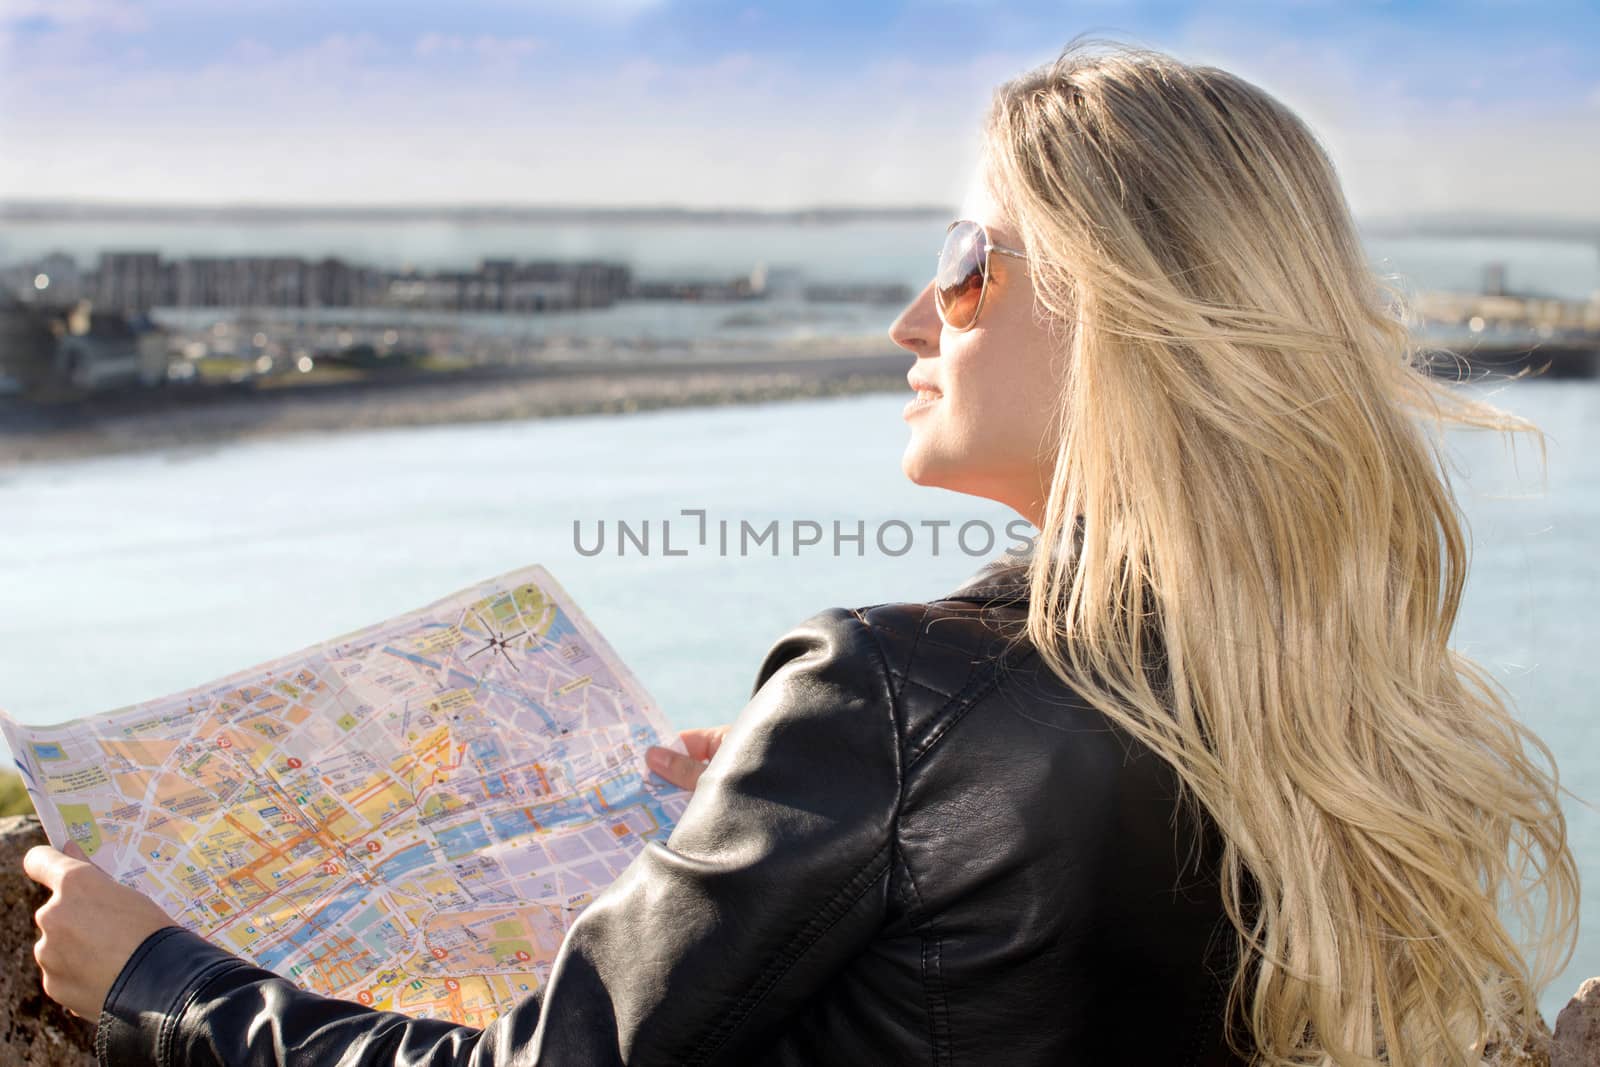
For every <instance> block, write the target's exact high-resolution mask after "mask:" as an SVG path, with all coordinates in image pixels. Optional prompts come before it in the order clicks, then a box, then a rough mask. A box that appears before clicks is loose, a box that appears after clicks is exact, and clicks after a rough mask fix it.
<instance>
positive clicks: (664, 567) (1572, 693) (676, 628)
mask: <svg viewBox="0 0 1600 1067" xmlns="http://www.w3.org/2000/svg"><path fill="white" fill-rule="evenodd" d="M1500 401H1501V403H1502V404H1503V405H1504V406H1506V407H1508V408H1510V409H1511V410H1514V411H1516V412H1518V413H1521V414H1524V415H1527V416H1530V417H1532V418H1533V419H1535V420H1536V421H1537V422H1539V423H1540V424H1541V425H1543V426H1544V427H1545V428H1546V430H1547V431H1548V432H1549V434H1550V443H1549V445H1550V447H1549V456H1548V481H1547V483H1545V484H1541V481H1540V477H1539V472H1538V469H1537V465H1536V458H1537V455H1536V453H1534V452H1530V451H1529V450H1527V449H1523V450H1521V451H1520V452H1519V453H1518V454H1517V456H1516V457H1515V462H1514V461H1513V457H1512V456H1511V455H1509V454H1508V453H1507V452H1506V451H1505V450H1504V448H1503V447H1502V446H1501V445H1500V444H1499V443H1497V442H1496V441H1495V440H1494V439H1492V438H1487V437H1471V436H1461V437H1457V438H1454V439H1453V441H1454V445H1453V448H1454V455H1455V456H1456V458H1457V460H1458V464H1459V466H1460V468H1461V472H1462V473H1461V477H1460V478H1459V479H1458V483H1457V485H1458V492H1459V493H1460V495H1461V498H1462V501H1463V506H1464V508H1465V509H1466V511H1467V513H1468V515H1469V518H1470V521H1471V525H1472V534H1473V538H1474V546H1475V554H1474V570H1473V574H1472V578H1471V583H1470V586H1469V589H1468V595H1467V598H1466V603H1465V606H1464V608H1463V616H1462V620H1461V623H1460V626H1459V629H1458V634H1457V636H1458V643H1459V645H1460V646H1461V647H1462V648H1464V649H1465V650H1466V651H1468V652H1469V653H1470V654H1471V655H1473V656H1475V657H1476V658H1477V659H1479V660H1480V661H1481V662H1482V663H1484V664H1485V665H1486V666H1487V667H1488V668H1489V669H1490V670H1491V671H1492V672H1493V674H1494V676H1495V677H1496V678H1498V679H1499V680H1500V681H1501V682H1502V683H1503V684H1504V685H1505V686H1506V687H1507V688H1508V689H1509V691H1510V692H1511V694H1512V696H1513V697H1514V698H1515V700H1516V702H1517V706H1518V708H1519V712H1520V714H1521V715H1522V717H1523V718H1524V719H1525V720H1526V721H1527V722H1528V723H1530V724H1531V725H1532V726H1533V727H1534V728H1535V729H1536V730H1537V731H1538V732H1539V734H1540V735H1541V736H1542V737H1544V739H1545V740H1546V741H1547V742H1549V744H1550V745H1551V747H1552V748H1553V749H1554V751H1555V752H1556V754H1557V756H1558V759H1559V760H1560V764H1561V769H1562V772H1563V777H1564V781H1565V782H1566V784H1567V785H1568V786H1569V787H1570V788H1571V789H1572V790H1574V791H1575V792H1576V793H1578V794H1579V795H1580V796H1582V797H1584V798H1585V799H1587V800H1589V801H1591V802H1597V801H1600V726H1597V725H1596V719H1595V717H1594V716H1593V714H1592V710H1593V709H1594V707H1595V704H1596V698H1595V695H1594V693H1595V688H1596V685H1595V683H1596V679H1595V676H1594V670H1593V667H1592V664H1593V663H1594V662H1595V649H1594V645H1595V642H1596V640H1597V638H1600V627H1597V625H1596V621H1597V611H1596V604H1600V566H1597V564H1596V559H1595V556H1594V555H1593V548H1594V539H1593V532H1594V531H1595V530H1596V529H1597V523H1596V520H1597V518H1600V514H1597V513H1600V384H1597V383H1572V384H1567V383H1561V384H1552V383H1539V384H1532V385H1518V386H1514V387H1511V388H1510V389H1507V390H1506V391H1504V392H1503V393H1502V394H1501V396H1500ZM902 402H903V398H901V397H898V396H892V397H891V396H867V397H853V398H845V399H836V400H826V401H806V402H795V403H786V404H775V405H766V406H759V407H743V408H720V409H709V410H699V411H678V412H661V413H652V414H645V415H635V416H629V417H626V418H614V417H600V418H576V419H567V420H557V421H544V422H528V423H509V424H496V425H482V426H445V427H435V428H429V429H423V430H405V431H385V432H375V433H362V434H350V435H345V436H330V437H307V438H299V439H292V440H284V441H278V442H268V443H258V444H244V445H237V446H227V447H222V448H217V449H211V450H198V451H180V452H172V453H166V454H157V455H142V456H130V457H115V458H105V459H95V460H88V461H76V462H71V463H61V464H49V465H40V466H34V467H28V468H24V469H21V470H17V471H13V472H9V473H6V474H3V475H0V516H3V520H4V521H3V525H0V603H3V605H4V608H5V610H4V611H3V612H0V702H3V704H4V706H5V707H6V708H7V709H8V710H9V711H11V712H12V713H14V714H16V715H18V716H19V717H20V718H22V719H24V720H27V721H33V722H52V721H57V720H61V719H65V718H69V717H73V716H78V715H83V714H88V713H93V712H97V711H103V710H108V709H111V708H115V707H119V706H122V705H125V704H129V703H133V702H136V701H139V700H142V699H147V698H150V697H154V696H158V695H161V694H164V693H167V692H170V691H172V690H175V689H179V688H183V687H187V686H190V685H195V684H198V683H201V682H205V681H207V680H210V679H212V678H215V677H218V676H220V675H223V674H225V673H228V672H231V671H233V670H236V669H238V668H240V667H243V666H245V665H247V664H252V663H257V662H261V661H263V660H266V659H268V658H271V657H274V656H277V655H280V654H282V653H286V652H289V651H292V650H294V649H297V648H300V647H303V646H304V645H306V644H308V643H310V642H312V641H314V640H317V639H320V638H324V637H329V636H333V635H337V634H341V633H345V632H348V631H350V630H353V629H356V628H357V627H360V626H363V625H365V624H367V623H370V622H373V621H375V620H378V619H381V618H383V617H385V616H388V615H390V614H393V613H396V612H399V611H402V610H405V609H409V608H413V607H417V606H420V605H422V604H424V603H426V602H428V601H431V600H433V599H434V598H437V597H439V596H442V595H444V594H446V593H449V592H453V591H455V590H456V589H458V588H461V587H463V586H466V585H467V584H469V583H471V582H473V581H475V580H477V579H480V578H485V577H489V576H492V575H495V574H499V573H502V572H505V571H509V570H512V569H514V568H517V567H521V566H523V565H526V564H529V563H542V564H544V565H545V566H546V567H548V568H549V569H550V570H551V572H552V573H553V574H554V575H555V576H556V577H557V579H558V580H559V581H560V582H561V583H562V584H563V585H564V586H565V587H566V588H567V590H568V591H569V592H571V593H572V595H573V596H574V597H575V598H576V599H577V600H578V602H579V603H580V604H581V605H582V606H583V608H584V609H585V610H586V612H587V613H588V614H589V615H590V617H591V618H592V619H593V620H594V621H595V623H596V624H597V625H598V626H599V627H600V629H601V630H602V631H603V632H604V633H605V634H606V635H607V637H608V638H609V639H610V640H611V642H612V643H613V644H614V646H615V647H616V648H617V650H618V652H619V653H620V654H621V655H622V656H623V658H624V659H626V660H627V661H628V663H629V664H630V665H631V666H632V667H633V668H634V669H635V671H636V672H637V673H638V675H639V676H640V678H641V679H642V680H643V682H644V684H645V685H646V686H647V687H648V688H649V689H650V690H651V692H652V693H653V694H654V696H655V697H656V699H657V700H658V701H659V702H660V703H661V705H662V707H663V708H664V709H665V711H666V712H667V714H668V716H669V717H670V718H671V719H672V721H673V722H674V723H675V724H676V725H678V726H679V727H686V726H691V725H698V724H709V723H715V722H721V721H726V720H728V719H730V718H732V717H733V716H734V715H735V714H737V712H738V711H739V709H740V708H741V707H742V706H743V704H744V702H745V700H746V699H747V698H748V696H749V693H750V688H751V684H752V682H753V681H754V677H755V673H756V669H757V667H758V666H759V664H760V662H761V659H762V656H763V655H764V653H765V652H766V650H767V648H768V647H769V646H770V645H771V643H772V641H773V640H774V639H776V638H777V637H778V636H779V635H780V634H781V633H783V632H784V630H786V629H787V628H788V627H789V626H791V625H793V624H794V623H796V622H798V621H800V620H802V619H804V618H806V617H807V616H809V615H811V614H812V613H814V612H816V611H818V610H820V609H822V608H825V607H828V606H833V605H851V606H856V605H864V604H870V603H876V602H882V601H889V600H919V599H926V598H929V597H932V596H936V595H938V594H940V593H942V592H945V591H948V590H949V589H950V588H951V587H953V586H954V585H955V584H956V583H957V582H959V581H960V580H961V579H962V578H964V577H965V576H966V575H967V574H969V573H970V572H971V571H973V570H974V569H976V568H977V566H978V565H979V564H980V563H981V561H982V559H981V558H980V557H974V556H969V555H965V554H963V553H962V552H961V551H960V550H959V549H958V548H955V547H953V546H952V545H951V543H950V535H949V532H948V531H949V530H953V529H954V527H953V526H952V527H950V528H947V532H946V534H945V536H944V538H943V540H942V541H941V544H940V552H939V553H937V554H935V553H934V552H933V551H932V546H931V543H930V541H929V539H928V537H927V536H926V535H925V531H926V529H927V528H926V527H920V526H918V524H919V523H920V522H921V521H923V520H939V519H944V520H951V521H952V522H953V523H956V524H959V523H961V522H964V521H966V520H969V519H982V520H985V521H986V522H988V523H989V524H991V526H992V528H994V529H995V530H996V531H1002V533H1001V541H1000V543H999V547H1004V546H1005V544H1006V543H1007V541H1006V540H1005V539H1004V534H1003V528H1004V524H1005V523H1006V522H1007V521H1008V520H1010V519H1011V518H1013V516H1011V515H1010V514H1008V513H1007V512H1005V510H1004V509H1002V508H1000V507H999V506H998V505H990V504H985V503H984V502H981V501H975V500H973V499H971V498H967V497H961V496H958V495H955V494H951V493H947V492H944V491H940V490H928V489H921V488H918V487H916V486H914V485H911V484H910V483H908V482H906V481H905V480H904V478H903V477H902V475H901V474H900V470H899V456H900V452H901V449H902V447H903V445H904V441H905V428H904V425H903V424H902V422H901V421H900V418H899V409H900V407H901V404H902ZM685 508H704V509H706V511H707V513H708V519H709V520H710V522H711V523H712V524H713V526H712V529H713V531H714V530H715V528H716V527H715V524H716V523H717V522H718V521H719V520H728V521H729V522H730V523H731V524H732V525H733V527H734V529H735V530H736V529H737V524H738V522H739V520H741V519H747V520H749V521H750V522H751V523H753V524H755V525H757V526H764V525H765V524H766V523H768V522H770V521H772V520H778V521H779V522H780V523H782V524H785V526H786V528H787V524H789V523H791V522H794V521H800V520H811V521H815V522H819V523H822V524H823V526H824V528H825V529H829V530H831V525H830V524H831V523H832V522H833V521H834V520H839V521H840V522H841V523H843V524H845V528H846V529H847V530H849V529H854V527H855V523H856V522H857V521H861V522H864V523H865V524H866V529H867V531H868V537H869V542H868V549H867V554H866V556H865V557H864V558H858V557H856V556H855V555H853V554H847V555H844V556H841V557H837V558H836V557H834V556H833V555H832V554H831V552H829V551H827V550H826V549H824V548H821V547H812V548H805V549H802V550H801V551H800V553H799V554H798V555H794V554H791V546H792V538H790V537H789V536H788V535H787V534H785V536H784V540H783V542H782V544H783V551H784V553H785V554H784V555H782V556H780V557H778V558H772V557H771V556H770V555H752V556H748V557H744V558H739V557H738V556H732V557H728V558H722V557H719V556H718V555H717V553H716V552H715V551H713V548H714V546H715V542H716V537H715V533H714V532H713V535H712V537H711V539H710V547H707V548H704V549H702V548H699V547H697V546H696V545H695V544H694V536H693V535H694V533H695V526H694V521H695V520H693V519H691V518H687V517H684V516H682V515H681V514H680V512H681V510H682V509H685ZM896 519H898V520H901V521H904V522H906V523H909V524H911V525H912V527H913V528H914V529H916V530H920V531H924V532H923V533H922V534H919V536H917V537H916V539H915V540H914V542H913V547H912V550H911V551H909V552H907V553H906V554H905V555H904V556H901V557H899V558H891V557H887V556H885V555H883V554H881V553H879V552H878V551H877V550H876V548H875V547H873V546H872V544H871V537H872V532H873V531H875V530H877V529H878V527H879V526H880V524H882V523H885V522H888V521H892V520H896ZM601 520H605V521H606V522H607V523H608V527H609V525H610V524H613V523H615V522H616V521H618V520H626V521H629V522H630V523H633V524H635V529H638V528H639V524H642V523H643V522H644V521H645V520H650V522H651V525H652V527H653V528H655V533H654V535H653V539H652V541H651V547H652V550H653V554H651V555H649V556H641V555H639V554H638V553H636V552H631V551H630V553H629V554H627V555H626V556H623V557H621V558H619V557H618V556H617V555H616V554H615V540H614V539H613V540H611V541H609V542H608V551H607V552H606V553H603V554H601V555H599V556H595V557H592V558H591V557H586V556H584V555H582V554H580V553H579V552H578V550H577V549H576V547H575V545H574V535H573V524H574V522H575V521H576V522H579V523H581V524H582V529H583V535H584V540H585V543H586V544H588V543H591V542H592V539H593V537H594V536H595V532H596V529H597V523H599V522H600V521H601ZM664 520H673V531H672V535H671V536H672V541H673V545H674V547H675V549H682V548H684V547H685V546H688V547H689V549H690V550H689V553H688V555H685V556H673V557H667V556H664V555H662V554H661V551H660V550H661V545H660V541H659V537H660V532H659V527H660V524H661V523H662V522H663V521H664ZM610 532H614V531H610ZM890 547H891V548H893V547H895V544H891V545H890ZM847 551H848V552H851V553H853V552H854V548H853V547H852V546H847ZM996 551H998V548H996ZM1568 811H1569V814H1570V819H1571V826H1572V831H1573V835H1574V844H1575V848H1576V851H1577V853H1578V855H1579V857H1580V861H1581V862H1582V863H1583V865H1584V870H1585V875H1586V878H1585V897H1584V909H1585V916H1586V919H1587V924H1586V927H1587V928H1586V930H1585V934H1584V940H1583V943H1582V946H1581V948H1580V950H1579V953H1578V956H1577V957H1576V959H1575V962H1574V964H1573V967H1572V968H1571V969H1570V970H1569V972H1568V974H1567V976H1565V977H1564V978H1563V979H1562V980H1561V981H1560V982H1558V983H1557V984H1556V986H1555V987H1554V990H1553V992H1552V993H1551V995H1550V996H1549V997H1548V998H1547V1000H1546V1003H1545V1005H1544V1007H1545V1009H1546V1012H1547V1014H1549V1013H1551V1012H1552V1011H1553V1010H1554V1009H1556V1008H1559V1006H1560V1004H1561V1003H1564V1001H1565V998H1566V997H1567V996H1568V995H1570V993H1571V992H1572V991H1573V990H1574V989H1575V988H1576V986H1577V983H1578V980H1579V978H1580V977H1585V976H1589V975H1596V974H1600V814H1597V813H1596V812H1595V811H1594V810H1591V809H1588V808H1585V807H1583V806H1581V805H1580V804H1578V803H1577V802H1574V801H1569V803H1568ZM1040 817H1042V818H1043V817H1048V813H1043V812H1042V813H1040ZM1550 1017H1551V1018H1553V1017H1554V1016H1553V1014H1551V1015H1550Z"/></svg>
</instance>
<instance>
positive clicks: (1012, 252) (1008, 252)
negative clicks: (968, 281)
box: [933, 219, 1028, 333]
mask: <svg viewBox="0 0 1600 1067" xmlns="http://www.w3.org/2000/svg"><path fill="white" fill-rule="evenodd" d="M964 222H965V223H971V224H972V225H973V226H976V227H977V228H978V232H979V233H980V234H982V235H983V265H982V267H981V268H980V270H981V274H982V280H981V281H980V282H979V283H978V306H977V307H975V308H973V309H972V321H971V322H969V323H967V324H966V325H965V326H952V325H951V324H950V320H949V319H947V318H945V316H944V308H943V307H942V306H941V304H940V301H939V286H938V284H937V281H936V282H935V284H934V287H933V309H934V311H936V312H938V314H939V321H940V322H942V323H944V325H945V328H946V329H949V330H954V331H955V332H956V333H966V332H967V331H968V330H970V329H972V328H973V327H974V326H976V325H978V316H980V315H982V314H983V302H984V300H985V299H986V298H987V297H988V295H989V256H990V255H991V254H992V253H994V252H999V253H1000V254H1001V255H1003V256H1011V257H1012V258H1013V259H1020V260H1022V261H1023V262H1027V259H1028V254H1027V253H1026V252H1022V251H1019V250H1017V249H1015V248H1007V247H1006V246H1005V245H997V244H995V243H994V242H993V241H991V240H989V229H988V227H986V226H985V225H984V224H983V223H981V222H973V220H971V219H956V220H954V221H953V222H951V223H950V225H948V226H946V227H945V228H944V236H945V240H946V242H947V243H948V241H949V239H950V231H951V230H953V229H955V228H956V227H957V226H960V225H961V224H962V223H964ZM939 261H940V262H941V263H942V262H943V261H944V246H943V245H941V246H940V247H939Z"/></svg>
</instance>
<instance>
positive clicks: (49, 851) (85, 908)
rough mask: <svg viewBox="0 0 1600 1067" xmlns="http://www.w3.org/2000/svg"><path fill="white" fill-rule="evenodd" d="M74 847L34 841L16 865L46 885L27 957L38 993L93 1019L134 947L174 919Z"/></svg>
mask: <svg viewBox="0 0 1600 1067" xmlns="http://www.w3.org/2000/svg"><path fill="white" fill-rule="evenodd" d="M68 847H69V848H72V846H70V845H69V846H68ZM73 851H76V852H77V853H78V855H77V856H72V855H69V854H68V853H66V852H61V851H57V850H56V849H53V848H51V847H50V846H48V845H37V846H35V847H33V848H30V849H29V850H28V851H27V853H26V854H25V855H24V856H23V857H22V869H23V871H24V872H26V873H27V875H28V877H29V878H32V879H33V880H34V881H35V882H38V883H39V884H40V885H42V886H44V887H45V888H46V889H49V890H50V891H51V892H50V899H49V900H47V901H45V903H44V905H43V906H42V907H41V908H40V909H39V910H38V911H36V912H35V913H34V917H33V919H34V923H35V924H36V925H37V926H38V927H39V940H38V941H37V942H36V943H35V944H34V946H33V958H34V959H35V960H36V961H37V962H38V964H39V971H40V975H41V977H42V978H43V981H44V991H45V993H46V994H48V995H49V996H50V997H51V998H52V999H53V1000H57V1001H59V1002H60V1003H61V1004H62V1006H63V1007H65V1008H66V1009H67V1010H68V1011H71V1012H72V1013H73V1014H74V1015H80V1016H82V1017H83V1018H85V1019H93V1018H95V1017H96V1016H97V1015H99V1013H100V1007H101V1005H102V1003H103V1002H104V1001H105V997H106V993H107V992H108V991H109V990H110V988H111V984H112V982H113V981H115V980H116V977H117V974H118V972H119V971H121V969H122V966H123V964H124V963H126V962H127V960H128V957H129V956H131V955H133V950H134V949H135V948H137V947H138V946H139V943H140V942H141V941H143V940H144V939H145V938H146V937H147V936H149V935H150V934H152V933H154V932H155V931H157V930H159V929H161V928H162V927H163V926H169V925H171V924H172V920H171V919H170V918H168V916H167V913H166V912H164V911H163V910H162V909H161V907H160V906H159V905H158V904H156V902H155V901H153V900H151V899H150V898H149V897H147V896H145V895H144V894H143V893H140V892H139V891H137V890H134V889H129V888H128V887H127V886H124V885H122V884H120V883H119V882H117V881H116V880H115V879H114V878H112V877H111V876H110V875H108V874H106V873H105V872H104V871H102V870H100V869H99V868H98V867H96V866H95V865H94V864H93V863H90V862H88V860H87V858H86V857H84V858H79V857H83V850H82V849H81V848H79V849H74V850H73Z"/></svg>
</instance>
